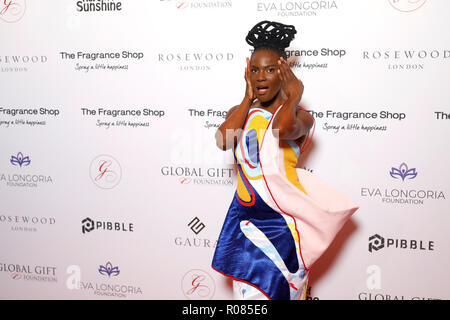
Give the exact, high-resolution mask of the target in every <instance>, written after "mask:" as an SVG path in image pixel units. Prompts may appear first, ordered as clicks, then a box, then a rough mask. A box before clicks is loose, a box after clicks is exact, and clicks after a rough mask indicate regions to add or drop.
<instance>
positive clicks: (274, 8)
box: [256, 0, 341, 18]
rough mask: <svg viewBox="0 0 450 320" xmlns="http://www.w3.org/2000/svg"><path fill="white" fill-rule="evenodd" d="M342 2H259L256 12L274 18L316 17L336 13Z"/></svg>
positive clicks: (321, 0) (289, 0) (282, 0)
mask: <svg viewBox="0 0 450 320" xmlns="http://www.w3.org/2000/svg"><path fill="white" fill-rule="evenodd" d="M340 3H341V1H324V0H320V1H319V0H317V1H315V0H313V1H291V0H281V1H257V3H256V12H258V13H261V14H264V15H265V16H267V15H269V17H270V16H272V17H277V18H280V17H316V16H318V15H320V14H321V13H325V12H336V11H337V10H338V9H339V7H338V4H339V5H340Z"/></svg>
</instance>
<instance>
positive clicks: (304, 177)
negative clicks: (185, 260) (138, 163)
mask: <svg viewBox="0 0 450 320" xmlns="http://www.w3.org/2000/svg"><path fill="white" fill-rule="evenodd" d="M281 107H282V106H280V107H278V108H277V111H276V112H275V113H274V115H272V114H271V113H270V112H268V111H267V110H265V109H263V108H253V109H250V111H249V113H248V115H247V119H246V121H245V124H244V127H243V132H242V135H241V137H240V140H239V142H238V144H237V146H236V147H235V149H234V156H235V161H236V164H237V168H238V184H237V190H236V193H235V195H234V197H233V200H232V203H231V205H230V208H229V210H228V214H227V216H226V218H225V222H224V224H223V227H222V231H221V233H220V236H219V241H218V244H217V247H216V251H215V254H214V257H213V261H212V267H213V268H214V269H215V270H216V271H218V272H220V273H222V274H223V275H225V276H228V277H231V278H233V279H235V280H239V281H241V282H243V283H244V284H245V285H242V286H241V287H242V289H241V291H240V292H241V295H242V297H243V298H245V293H246V292H245V291H250V290H249V289H253V288H256V289H257V290H259V291H260V292H261V293H262V294H264V295H265V297H267V298H268V299H275V300H278V299H283V300H289V299H290V300H297V299H302V298H303V299H304V298H305V293H306V290H307V279H308V271H309V268H310V267H311V265H312V264H313V262H314V261H315V260H317V258H318V257H319V256H320V255H321V254H322V253H323V251H325V249H326V248H327V247H328V246H329V244H330V243H331V241H332V240H333V238H334V236H335V235H336V233H337V232H338V231H339V230H340V229H341V227H342V225H343V224H344V223H345V221H346V220H347V219H348V218H349V217H350V216H351V214H353V213H354V212H355V211H356V210H357V208H358V207H357V206H356V204H354V203H353V201H352V200H351V199H350V198H348V197H347V196H346V195H344V194H343V193H341V192H340V191H338V190H336V189H334V188H333V187H331V186H329V185H328V184H326V183H325V182H324V181H322V180H321V179H320V178H318V177H317V176H315V175H313V174H311V173H309V172H308V171H306V170H303V169H298V168H295V166H296V164H297V159H298V157H299V155H300V148H299V146H298V145H297V144H296V143H295V142H294V141H290V140H289V141H288V140H278V139H277V138H276V137H275V136H274V134H273V133H272V120H273V118H274V117H275V115H276V113H277V112H278V110H279V109H280V108H281ZM250 286H251V287H250Z"/></svg>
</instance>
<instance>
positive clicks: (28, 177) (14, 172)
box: [0, 152, 53, 188]
mask: <svg viewBox="0 0 450 320" xmlns="http://www.w3.org/2000/svg"><path fill="white" fill-rule="evenodd" d="M9 163H10V167H12V168H11V169H10V170H8V171H7V172H0V183H1V182H4V183H5V185H6V186H7V187H12V188H15V187H24V188H38V187H40V186H42V185H46V184H51V183H53V179H52V177H51V176H50V175H47V174H43V173H41V172H36V171H35V170H34V169H32V168H31V167H32V166H31V158H30V156H29V155H24V154H23V153H22V152H18V153H17V154H15V155H14V154H13V155H11V157H10V158H9Z"/></svg>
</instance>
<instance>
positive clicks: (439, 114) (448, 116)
mask: <svg viewBox="0 0 450 320" xmlns="http://www.w3.org/2000/svg"><path fill="white" fill-rule="evenodd" d="M434 116H435V119H436V120H450V113H446V112H443V111H435V112H434Z"/></svg>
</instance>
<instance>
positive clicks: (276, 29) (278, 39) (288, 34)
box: [245, 20, 297, 59]
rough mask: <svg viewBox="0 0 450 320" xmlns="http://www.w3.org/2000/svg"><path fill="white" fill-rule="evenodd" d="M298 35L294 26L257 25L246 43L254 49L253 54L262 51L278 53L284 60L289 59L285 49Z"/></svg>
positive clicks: (248, 35)
mask: <svg viewBox="0 0 450 320" xmlns="http://www.w3.org/2000/svg"><path fill="white" fill-rule="evenodd" d="M296 33H297V31H296V30H295V27H294V26H290V25H285V24H282V23H279V22H273V21H267V20H264V21H261V22H259V23H257V24H256V25H255V26H254V27H253V28H252V29H251V30H250V31H249V32H248V34H247V37H245V41H247V43H248V44H249V45H251V46H252V47H253V52H255V51H257V50H260V49H269V50H274V51H276V52H277V53H278V54H279V55H280V56H281V57H283V59H287V55H286V51H285V49H286V48H287V47H289V44H290V43H291V41H292V40H293V39H294V35H295V34H296Z"/></svg>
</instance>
